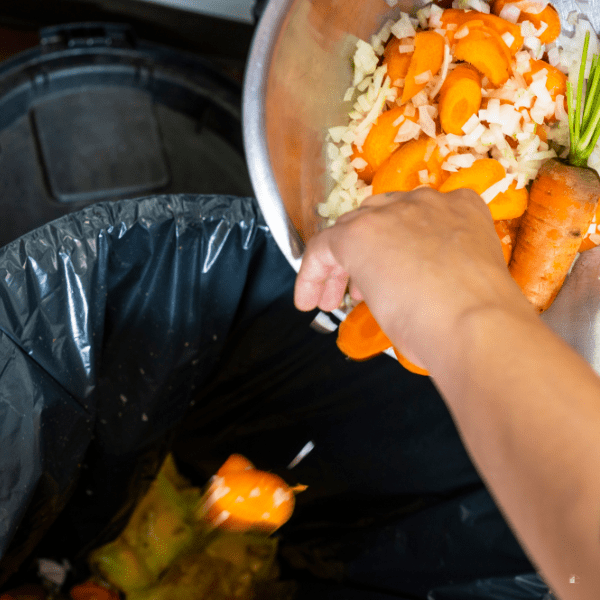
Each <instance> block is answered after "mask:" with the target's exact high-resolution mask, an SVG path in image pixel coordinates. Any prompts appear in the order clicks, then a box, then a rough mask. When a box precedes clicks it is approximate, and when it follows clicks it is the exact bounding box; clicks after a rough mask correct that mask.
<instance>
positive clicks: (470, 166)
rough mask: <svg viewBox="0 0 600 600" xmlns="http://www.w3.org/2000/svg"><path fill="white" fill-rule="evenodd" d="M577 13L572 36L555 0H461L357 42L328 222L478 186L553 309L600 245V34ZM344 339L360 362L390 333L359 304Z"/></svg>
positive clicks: (528, 288) (527, 275)
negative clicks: (588, 253) (580, 257)
mask: <svg viewBox="0 0 600 600" xmlns="http://www.w3.org/2000/svg"><path fill="white" fill-rule="evenodd" d="M569 23H570V24H571V25H573V27H574V35H563V34H562V27H561V22H560V18H559V15H558V12H557V11H556V9H555V8H554V7H553V6H552V5H551V4H548V2H547V1H546V0H527V1H524V0H493V2H491V4H488V3H487V2H484V1H483V0H454V2H453V4H452V8H447V9H445V10H444V9H443V8H441V7H439V6H437V5H436V4H429V5H427V6H425V7H423V8H421V9H420V10H418V11H417V12H416V15H414V16H411V15H409V14H406V13H400V18H399V19H397V20H395V21H394V20H389V21H388V22H386V23H385V25H384V26H383V27H382V29H381V30H380V31H379V32H378V33H377V34H376V35H375V36H373V37H372V38H371V44H367V43H366V42H363V41H362V40H359V41H358V43H357V50H356V53H355V55H354V65H355V71H354V79H353V82H352V86H351V87H350V88H349V89H348V90H347V91H346V93H345V95H344V102H348V103H349V106H350V108H349V110H348V122H347V123H345V124H343V125H338V126H334V127H331V128H330V129H329V130H328V140H327V143H326V147H325V151H326V158H327V164H328V172H329V174H330V176H331V180H332V185H333V189H332V190H331V192H330V193H329V195H328V197H327V200H326V201H325V202H323V203H321V204H319V205H318V207H317V210H318V213H319V215H320V216H321V217H323V220H324V224H325V226H330V225H333V224H334V223H335V221H336V219H337V218H338V217H339V216H341V215H342V214H344V213H346V212H348V211H350V210H353V209H355V208H358V207H359V206H360V204H361V202H363V200H364V199H365V198H367V197H368V196H370V195H372V194H378V193H383V192H390V191H408V190H412V189H415V188H416V187H419V186H429V187H431V188H433V189H436V190H439V191H442V192H446V191H450V190H455V189H459V188H464V187H466V188H470V189H473V190H474V191H476V192H477V193H478V194H480V196H481V197H482V198H483V200H484V201H485V202H486V204H487V205H488V207H489V209H490V213H491V216H492V218H493V220H494V223H495V228H496V232H497V234H498V238H499V241H500V244H501V246H502V251H503V255H504V258H505V261H506V263H507V265H508V268H509V271H510V273H511V274H512V276H513V278H514V279H515V281H517V283H518V284H519V285H520V286H521V289H522V290H523V292H524V293H525V295H526V296H527V297H528V299H529V300H530V301H531V302H532V304H533V305H534V306H535V307H536V308H537V309H538V310H539V311H540V312H541V311H543V310H545V309H546V308H547V307H548V306H549V305H550V303H551V302H552V300H553V299H554V297H555V296H556V294H557V293H558V290H559V289H560V286H561V285H562V283H563V281H564V277H565V276H566V274H567V272H568V270H569V268H570V267H571V265H572V263H573V260H574V259H575V257H576V255H577V253H578V252H582V251H584V250H587V249H589V248H592V247H594V246H596V245H598V244H600V231H599V230H598V226H599V225H600V209H598V208H597V202H596V200H595V198H596V199H597V197H598V195H600V191H599V190H600V188H599V187H598V184H597V181H596V179H597V173H596V171H599V170H600V144H598V139H599V137H600V83H599V82H600V64H599V62H600V61H599V60H598V57H597V56H593V57H591V56H588V54H587V52H588V47H589V48H590V49H591V52H592V54H596V53H597V52H598V51H599V50H600V44H599V42H598V38H597V36H596V35H595V33H594V32H593V31H592V32H591V34H592V35H591V36H590V29H591V25H590V24H589V22H588V21H587V20H586V19H581V18H580V15H578V14H571V15H569ZM582 47H584V52H583V57H582V53H581V48H582ZM577 73H579V77H578V78H577V77H576V74H577ZM586 80H587V81H586ZM575 83H576V85H577V89H576V91H575V92H574V90H573V85H574V84H575ZM584 90H586V91H585V94H584V93H583V92H584ZM565 161H566V162H565ZM567 163H568V164H567ZM586 165H587V167H586ZM544 194H546V195H549V196H552V202H553V204H551V205H550V204H548V203H545V204H544V203H543V202H542V196H543V195H544ZM594 196H595V198H594ZM552 211H554V212H552ZM550 213H552V214H553V215H558V216H556V217H554V216H552V217H551V214H550ZM540 218H542V219H543V221H542V222H539V219H540ZM554 256H556V258H555V259H553V258H552V257H554ZM550 271H551V272H550ZM542 282H543V285H542ZM540 287H544V288H546V290H545V291H543V292H542V290H541V289H540ZM533 290H536V291H535V292H534V291H533ZM542 298H543V299H542ZM338 346H339V347H340V349H341V350H342V352H344V353H345V354H346V355H347V356H348V357H350V358H353V359H354V360H365V359H367V358H369V357H372V356H376V355H378V354H381V353H382V352H383V351H387V352H389V351H390V348H391V343H390V341H389V340H388V339H387V338H386V336H385V335H384V334H383V333H382V332H381V331H380V330H379V326H378V325H377V323H376V321H375V319H374V318H373V316H372V315H371V314H370V312H369V311H368V308H367V307H366V306H361V304H359V305H357V306H356V307H354V308H353V309H352V311H351V312H350V314H349V315H348V316H347V317H346V319H345V321H344V322H343V323H342V325H341V326H340V328H339V333H338ZM394 352H395V353H396V354H397V355H399V356H398V358H399V361H400V362H401V364H407V363H406V359H405V358H404V357H402V356H401V355H400V353H399V352H398V351H397V349H394ZM400 359H401V360H400ZM408 364H409V365H410V369H411V370H413V371H414V372H416V371H417V370H418V368H416V367H415V366H414V365H412V363H408ZM421 371H422V369H421Z"/></svg>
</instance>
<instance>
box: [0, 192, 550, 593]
mask: <svg viewBox="0 0 600 600" xmlns="http://www.w3.org/2000/svg"><path fill="white" fill-rule="evenodd" d="M294 277H295V273H294V272H293V270H292V269H291V268H290V267H289V265H288V264H287V262H286V260H285V258H284V257H283V256H282V255H281V253H280V252H279V250H278V248H277V246H276V244H275V242H274V240H273V239H272V237H271V235H270V232H269V230H268V228H267V227H266V225H265V224H264V221H263V219H262V216H261V215H260V213H259V210H258V208H257V205H256V203H255V201H254V200H251V199H240V198H232V197H223V196H221V197H220V196H162V197H155V198H146V199H140V200H130V201H120V202H116V203H110V204H108V203H107V204H98V205H94V206H91V207H89V208H87V209H84V210H83V211H81V212H79V213H75V214H72V215H69V216H67V217H64V218H62V219H59V220H58V221H55V222H53V223H51V224H49V225H46V226H44V227H42V228H40V229H38V230H36V231H34V232H32V233H30V234H28V235H26V236H24V237H22V238H20V239H19V240H17V241H15V242H13V243H11V244H9V245H8V246H6V247H5V248H4V249H2V250H1V251H0V524H1V525H0V556H2V557H3V558H2V560H1V561H0V580H2V581H3V582H5V581H6V580H7V578H8V577H9V576H10V575H11V574H12V573H13V572H15V571H16V570H17V568H18V567H19V565H22V567H21V569H22V571H23V569H26V566H27V564H28V562H29V560H30V558H29V557H31V556H46V557H53V558H57V559H60V560H62V559H63V558H68V559H69V560H71V561H73V562H77V561H78V560H79V561H82V560H84V558H85V555H86V553H87V552H88V551H89V550H90V549H91V548H93V547H94V546H96V545H98V544H100V543H104V542H106V541H108V540H110V539H111V538H113V537H115V536H116V535H117V534H118V532H119V531H120V529H121V528H122V527H123V526H124V524H125V522H126V519H127V517H128V515H129V512H130V510H131V509H132V507H133V506H134V505H135V502H136V500H137V499H138V498H139V497H140V495H141V494H142V493H143V492H144V491H145V490H146V488H147V485H148V484H149V482H150V481H151V479H152V478H153V476H154V475H155V473H156V471H157V469H158V467H159V465H160V462H161V460H162V458H163V457H164V456H165V453H166V452H167V450H170V451H172V452H173V453H174V455H175V458H176V460H177V462H178V466H179V468H180V469H181V470H182V472H183V473H184V474H185V475H186V476H188V477H190V478H191V479H192V481H193V482H194V483H195V484H197V485H202V484H203V483H204V482H205V481H206V480H207V478H208V477H209V476H210V475H212V473H214V471H215V470H216V468H218V466H219V465H220V463H222V462H223V461H224V460H225V458H227V456H228V455H229V454H230V453H232V452H240V453H242V454H245V455H246V456H248V458H250V459H251V460H252V461H253V462H254V463H255V464H256V465H257V466H258V467H259V468H264V469H268V470H273V471H275V472H277V473H279V474H281V475H283V476H284V477H286V478H287V479H288V480H289V481H290V482H293V483H295V482H301V483H304V484H306V485H308V486H309V487H308V490H307V491H306V492H303V493H302V494H300V495H299V496H298V498H297V508H296V512H295V514H294V517H293V518H292V520H291V521H290V522H289V523H288V524H286V525H285V526H284V527H283V528H282V529H281V530H280V532H279V535H280V549H281V562H282V565H283V568H284V571H285V574H286V576H287V577H291V578H294V579H296V580H297V581H298V582H299V584H300V587H299V593H298V595H299V597H300V598H303V597H306V598H313V597H320V598H332V599H333V598H346V599H350V598H352V599H354V598H356V599H357V600H359V599H360V600H363V599H364V600H366V599H367V598H381V599H382V600H383V599H387V598H408V599H410V598H413V599H414V598H422V599H425V598H429V599H431V600H453V599H454V598H459V597H461V598H472V599H475V598H477V599H481V600H496V599H499V598H503V599H506V600H542V599H544V598H546V597H547V594H548V590H547V588H546V586H545V585H544V584H543V582H541V580H540V579H539V578H537V576H536V575H535V573H534V571H533V569H532V567H531V565H530V563H529V561H528V560H527V558H526V557H525V555H524V554H523V552H522V550H521V549H520V547H519V545H518V544H517V542H516V541H515V539H514V537H513V535H512V534H511V532H510V530H509V528H508V527H507V525H506V523H505V522H504V520H503V519H502V517H501V515H500V513H499V511H498V510H497V508H496V506H495V505H494V503H493V501H492V500H491V498H490V496H489V494H488V493H487V491H486V490H485V489H484V487H483V485H482V483H481V480H480V479H479V477H478V475H477V473H476V471H475V469H474V468H473V466H472V464H471V462H470V460H469V458H468V456H467V454H466V453H465V450H464V448H463V446H462V443H461V441H460V438H459V436H458V434H457V432H456V429H455V427H454V424H453V422H452V420H451V418H450V415H449V413H448V411H447V410H446V408H445V405H444V403H443V401H442V399H441V398H440V397H439V395H438V394H437V392H436V390H435V388H434V386H433V385H432V383H431V381H430V380H429V379H428V378H425V377H420V376H416V375H412V374H410V373H408V372H407V371H405V370H404V369H402V368H401V367H400V366H399V365H398V364H397V363H396V362H395V361H394V360H392V359H390V358H389V357H387V356H381V357H378V358H376V359H373V360H371V361H367V362H364V363H354V362H351V361H348V360H346V359H345V358H344V357H343V356H342V355H341V354H340V353H339V351H338V350H337V347H336V345H335V335H322V334H319V333H317V332H315V331H314V330H312V329H311V328H310V322H311V320H312V318H313V317H314V314H302V313H299V312H298V311H296V310H295V309H294V307H293V303H292V291H293V284H294ZM308 442H312V445H313V446H314V449H313V450H312V451H311V452H310V453H309V454H308V455H307V456H306V457H305V458H304V459H303V460H302V461H301V462H300V463H299V464H298V465H297V466H296V467H294V468H293V469H292V470H288V469H286V466H287V465H288V464H289V463H290V461H292V459H293V458H294V457H295V456H296V455H297V453H298V452H299V451H300V450H301V449H302V448H303V447H305V446H306V444H307V443H308ZM18 576H19V575H18V573H17V575H16V576H13V580H12V581H14V580H15V577H17V578H18Z"/></svg>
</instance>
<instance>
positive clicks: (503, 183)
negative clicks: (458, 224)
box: [481, 175, 515, 204]
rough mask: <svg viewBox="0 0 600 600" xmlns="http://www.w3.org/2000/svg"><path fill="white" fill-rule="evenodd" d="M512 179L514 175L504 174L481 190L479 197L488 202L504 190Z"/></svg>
mask: <svg viewBox="0 0 600 600" xmlns="http://www.w3.org/2000/svg"><path fill="white" fill-rule="evenodd" d="M514 179H515V177H514V175H506V176H505V177H503V178H502V179H501V180H500V181H498V183H494V185H491V186H490V187H489V188H488V189H487V190H485V191H484V192H482V194H481V197H482V198H483V201H484V202H485V203H486V204H489V203H490V202H491V201H492V200H493V199H494V198H495V197H496V196H497V195H498V194H501V193H503V192H505V191H506V190H507V189H508V186H509V185H510V184H511V183H512V182H513V181H514Z"/></svg>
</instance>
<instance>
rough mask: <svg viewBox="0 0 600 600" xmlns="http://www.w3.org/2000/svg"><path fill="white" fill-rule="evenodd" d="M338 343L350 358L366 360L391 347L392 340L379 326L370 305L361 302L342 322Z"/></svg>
mask: <svg viewBox="0 0 600 600" xmlns="http://www.w3.org/2000/svg"><path fill="white" fill-rule="evenodd" d="M337 345H338V348H339V349H340V350H341V351H342V352H343V353H344V354H345V355H346V356H348V357H349V358H352V359H353V360H366V359H367V358H372V357H373V356H377V355H378V354H381V353H382V352H384V351H385V350H387V349H388V348H391V347H392V342H390V340H389V338H388V337H387V335H385V333H383V331H382V330H381V327H379V324H378V323H377V321H376V320H375V317H374V316H373V315H372V314H371V311H370V310H369V307H368V306H367V305H366V304H365V303H364V302H361V303H360V304H357V305H356V306H355V307H354V308H353V309H352V310H351V311H350V314H349V315H348V316H347V317H346V318H345V319H344V320H343V321H342V322H341V323H340V326H339V328H338V337H337Z"/></svg>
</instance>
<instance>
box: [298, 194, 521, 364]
mask: <svg viewBox="0 0 600 600" xmlns="http://www.w3.org/2000/svg"><path fill="white" fill-rule="evenodd" d="M348 282H349V283H350V294H351V296H352V297H353V298H354V299H355V300H362V299H364V300H365V301H366V303H367V305H368V306H369V308H370V310H371V312H372V313H373V315H374V316H375V318H376V319H377V321H378V323H379V325H380V326H381V328H382V329H383V330H384V332H385V333H386V334H387V335H388V337H389V338H390V339H391V340H392V342H393V343H394V345H395V346H396V347H398V348H399V349H400V350H401V351H402V352H403V353H404V354H405V355H406V356H407V357H408V358H409V359H410V360H412V361H414V362H417V363H418V364H422V365H425V366H427V367H429V366H430V360H431V355H432V353H434V352H443V350H445V349H450V348H451V347H452V342H453V333H454V331H455V328H456V325H457V323H458V322H459V321H460V319H461V317H462V316H463V315H465V314H466V313H468V312H469V311H472V310H477V309H480V308H486V307H494V306H497V307H500V308H506V307H515V309H517V310H526V311H530V307H529V305H528V303H527V302H526V301H525V300H524V298H523V296H522V294H521V293H520V291H519V289H518V287H517V286H516V284H514V282H513V281H512V279H511V277H510V275H509V273H508V270H507V268H506V264H505V262H504V259H503V257H502V250H501V246H500V242H499V240H498V237H497V235H496V233H495V231H494V227H493V221H492V219H491V216H490V212H489V210H488V208H487V206H486V205H485V203H484V202H483V200H482V199H481V198H480V197H479V196H478V195H477V194H475V192H472V191H471V190H466V189H462V190H456V191H454V192H450V193H447V194H442V193H439V192H436V191H435V190H432V189H430V188H419V189H417V190H413V191H412V192H407V193H400V192H398V193H390V194H381V195H378V196H372V197H371V198H368V199H367V200H366V201H365V202H363V204H362V205H361V207H360V209H358V210H356V211H353V212H351V213H347V214H345V215H343V216H342V217H340V218H339V219H338V221H337V223H336V224H335V225H334V226H333V227H331V228H328V229H326V230H324V231H322V232H320V233H319V234H317V235H316V236H314V237H313V238H312V239H311V240H309V242H308V245H307V247H306V251H305V254H304V257H303V261H302V266H301V268H300V271H299V273H298V277H297V280H296V289H295V303H296V306H297V307H298V308H299V309H300V310H311V309H313V308H315V307H317V306H318V307H319V308H321V309H322V310H325V311H330V310H333V309H334V308H336V307H337V306H338V305H339V304H340V302H341V300H342V298H343V296H344V293H345V291H346V288H347V285H348Z"/></svg>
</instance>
